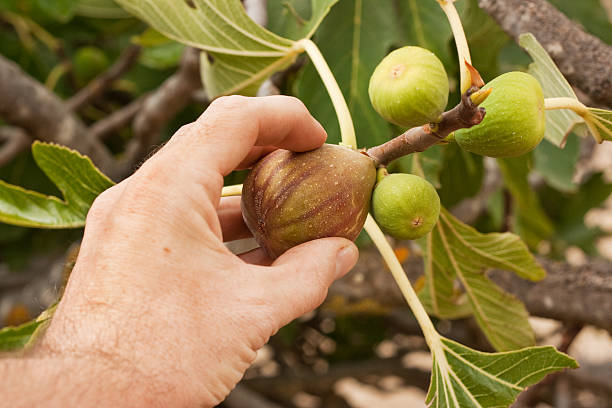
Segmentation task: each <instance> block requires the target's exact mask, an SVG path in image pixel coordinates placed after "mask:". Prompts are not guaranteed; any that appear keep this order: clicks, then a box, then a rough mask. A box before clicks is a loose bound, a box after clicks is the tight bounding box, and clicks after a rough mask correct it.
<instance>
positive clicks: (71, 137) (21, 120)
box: [0, 55, 115, 177]
mask: <svg viewBox="0 0 612 408" xmlns="http://www.w3.org/2000/svg"><path fill="white" fill-rule="evenodd" d="M0 89H1V90H2V92H1V95H0V118H2V119H3V120H5V121H6V122H8V123H10V124H12V125H15V126H17V127H20V128H22V129H24V131H25V132H26V133H27V134H28V135H30V136H31V137H32V139H37V140H42V141H46V142H56V143H58V144H61V145H64V146H68V147H71V148H73V149H76V150H78V151H79V152H81V153H82V154H85V155H87V156H89V157H90V158H91V159H92V160H93V161H94V163H96V165H97V166H98V167H100V169H101V170H102V171H103V172H105V173H106V174H108V175H110V176H111V177H112V176H113V175H114V174H115V172H114V170H115V166H114V163H115V161H114V160H113V158H112V156H111V154H110V153H109V151H108V150H107V149H106V147H105V146H104V145H103V144H101V143H100V142H99V141H97V140H93V139H92V138H90V137H88V134H87V128H86V127H85V125H84V124H83V122H82V121H81V120H80V119H79V118H78V117H77V116H76V115H74V114H73V113H72V112H71V111H70V110H68V109H67V108H66V105H65V104H64V102H63V101H62V100H61V99H60V98H58V97H57V96H56V95H55V94H53V93H52V92H50V91H49V90H48V89H47V88H45V87H44V86H43V85H42V84H41V83H39V82H38V81H36V80H35V79H34V78H32V77H30V76H29V75H28V74H26V73H25V72H23V71H22V70H21V68H19V66H17V64H15V63H14V62H12V61H10V60H8V59H6V58H4V57H3V56H1V55H0Z"/></svg>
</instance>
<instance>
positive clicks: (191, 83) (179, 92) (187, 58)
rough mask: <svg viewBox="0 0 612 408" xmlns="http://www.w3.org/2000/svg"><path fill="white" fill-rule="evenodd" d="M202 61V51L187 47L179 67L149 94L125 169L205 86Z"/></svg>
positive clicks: (136, 160)
mask: <svg viewBox="0 0 612 408" xmlns="http://www.w3.org/2000/svg"><path fill="white" fill-rule="evenodd" d="M199 62H200V57H199V51H197V50H195V49H193V48H188V49H186V50H185V53H184V54H183V59H182V60H181V65H180V67H179V69H178V71H177V72H175V73H174V74H173V75H171V76H170V77H169V78H168V79H166V81H164V83H163V84H161V85H160V86H159V87H158V88H157V89H156V90H155V91H153V92H151V93H150V94H149V96H148V97H147V99H146V100H145V102H144V104H143V106H142V109H141V110H140V111H139V112H138V114H137V115H136V117H135V119H134V137H133V138H132V140H131V141H130V143H129V144H128V146H127V148H126V151H125V162H124V166H125V168H123V169H122V172H124V173H125V172H129V170H131V168H132V167H133V165H134V164H135V163H138V162H139V161H140V160H142V159H143V158H144V157H145V155H146V154H147V151H148V150H149V148H150V147H151V146H152V145H153V144H155V143H157V142H158V141H159V139H160V138H161V132H162V130H163V128H164V126H165V125H166V124H167V123H168V121H170V120H171V119H172V118H173V117H174V116H175V115H176V114H177V113H178V112H180V111H181V110H182V109H183V108H184V107H185V106H186V105H187V104H188V103H189V102H190V101H191V95H192V94H193V92H194V91H195V90H197V89H199V88H200V87H201V86H202V84H201V82H200V71H199V66H200V65H199Z"/></svg>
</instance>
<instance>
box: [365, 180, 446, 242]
mask: <svg viewBox="0 0 612 408" xmlns="http://www.w3.org/2000/svg"><path fill="white" fill-rule="evenodd" d="M372 211H373V213H374V219H375V220H376V222H377V223H378V225H380V227H381V228H382V230H383V231H384V232H386V233H387V234H389V235H391V236H392V237H394V238H397V239H417V238H421V237H422V236H424V235H427V234H428V233H429V232H431V230H432V229H433V228H434V226H435V225H436V223H437V222H438V216H439V215H440V197H439V196H438V193H437V192H436V189H435V188H434V186H432V185H431V184H430V183H429V182H428V181H427V180H425V179H423V178H421V177H419V176H415V175H413V174H404V173H394V174H389V175H388V176H386V177H384V178H383V179H382V180H381V181H380V182H379V183H378V184H377V185H376V187H375V188H374V193H373V195H372Z"/></svg>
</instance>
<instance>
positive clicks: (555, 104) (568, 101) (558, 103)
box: [544, 97, 589, 117]
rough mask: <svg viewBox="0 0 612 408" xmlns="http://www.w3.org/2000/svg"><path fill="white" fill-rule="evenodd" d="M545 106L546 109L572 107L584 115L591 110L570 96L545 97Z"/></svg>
mask: <svg viewBox="0 0 612 408" xmlns="http://www.w3.org/2000/svg"><path fill="white" fill-rule="evenodd" d="M544 108H545V109H546V110H554V109H571V110H573V111H574V112H575V113H576V114H577V115H579V116H582V117H584V116H586V115H587V114H588V112H589V111H588V109H587V107H586V106H585V105H584V104H583V103H582V102H580V101H579V100H578V99H575V98H570V97H560V98H546V99H544Z"/></svg>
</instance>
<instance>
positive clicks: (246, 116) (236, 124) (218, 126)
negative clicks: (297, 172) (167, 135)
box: [172, 95, 327, 176]
mask: <svg viewBox="0 0 612 408" xmlns="http://www.w3.org/2000/svg"><path fill="white" fill-rule="evenodd" d="M326 138H327V134H326V132H325V130H324V129H323V127H322V126H321V124H320V123H319V122H318V121H317V120H316V119H314V118H313V117H312V116H311V115H310V113H309V112H308V110H307V109H306V107H305V106H304V104H303V103H302V102H301V101H300V100H299V99H297V98H294V97H290V96H283V95H274V96H265V97H244V96H237V95H233V96H229V97H222V98H219V99H216V100H215V101H213V102H212V103H211V104H210V106H209V107H208V109H207V110H206V111H205V112H204V113H203V114H202V115H201V116H200V118H198V120H197V121H196V122H194V123H192V124H191V125H190V126H189V127H188V128H187V129H185V130H184V132H183V134H182V135H181V136H180V137H179V138H178V139H177V140H176V141H172V144H175V147H176V148H177V149H182V150H184V151H185V153H186V155H185V156H183V157H188V158H189V159H188V160H187V161H185V162H183V165H195V166H202V165H205V166H207V167H208V169H209V170H210V169H211V168H213V169H215V170H217V171H218V172H219V173H220V174H221V175H224V176H225V175H227V174H229V173H230V172H231V171H232V170H234V169H235V168H236V167H237V166H238V165H239V164H240V163H241V162H243V160H244V159H245V158H247V156H248V155H249V152H251V150H252V148H253V146H275V147H279V148H283V149H287V150H292V151H298V152H300V151H307V150H312V149H316V148H317V147H319V146H321V145H322V144H323V143H324V142H325V139H326Z"/></svg>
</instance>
